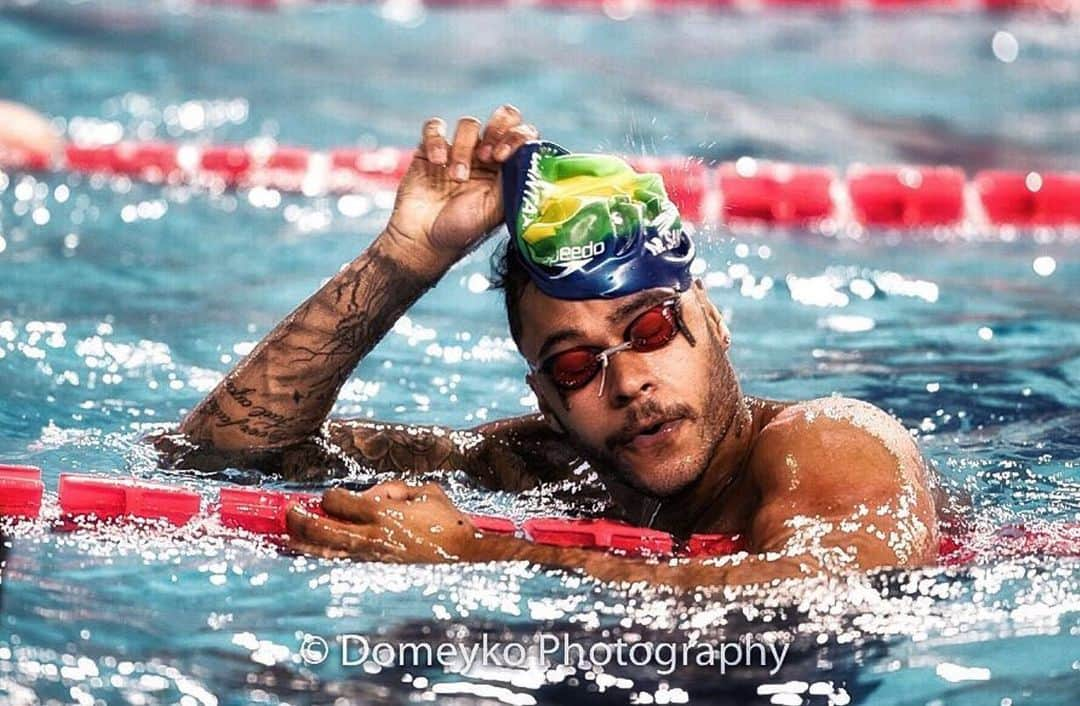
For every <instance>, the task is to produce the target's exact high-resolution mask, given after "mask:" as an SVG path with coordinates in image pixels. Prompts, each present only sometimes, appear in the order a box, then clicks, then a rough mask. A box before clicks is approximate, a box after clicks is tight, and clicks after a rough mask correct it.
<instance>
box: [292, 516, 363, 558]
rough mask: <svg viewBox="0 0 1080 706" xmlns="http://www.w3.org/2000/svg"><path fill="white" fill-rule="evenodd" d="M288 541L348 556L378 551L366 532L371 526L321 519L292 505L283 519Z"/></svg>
mask: <svg viewBox="0 0 1080 706" xmlns="http://www.w3.org/2000/svg"><path fill="white" fill-rule="evenodd" d="M285 525H286V527H287V528H288V530H289V539H290V540H292V539H295V540H298V541H301V542H307V543H309V544H315V545H318V546H320V547H327V548H329V549H339V550H343V551H346V552H349V553H351V554H363V553H364V552H365V551H367V552H370V551H377V550H378V545H379V544H380V542H379V541H376V540H375V539H374V538H373V537H371V536H369V534H368V533H373V532H374V531H375V528H374V527H373V526H371V525H357V524H352V523H348V522H342V521H340V520H336V519H334V518H332V517H321V516H319V515H316V514H315V513H313V512H311V511H310V510H308V509H307V508H305V507H303V506H302V505H294V506H293V507H292V508H291V509H290V510H289V513H288V514H287V515H286V516H285Z"/></svg>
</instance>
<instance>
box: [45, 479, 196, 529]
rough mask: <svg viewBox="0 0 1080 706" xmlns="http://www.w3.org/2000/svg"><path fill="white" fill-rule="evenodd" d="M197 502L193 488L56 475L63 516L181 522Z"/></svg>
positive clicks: (193, 509) (191, 514) (194, 509)
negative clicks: (57, 476) (58, 480)
mask: <svg viewBox="0 0 1080 706" xmlns="http://www.w3.org/2000/svg"><path fill="white" fill-rule="evenodd" d="M201 504H202V498H201V496H200V495H199V494H198V493H196V492H195V491H192V490H186V489H183V488H176V487H173V486H169V485H159V484H153V483H145V482H142V481H136V480H134V479H130V480H124V481H117V480H109V479H106V478H99V477H97V476H84V475H77V474H74V473H61V474H60V511H61V513H62V514H63V516H64V517H66V518H71V517H80V516H89V515H92V516H94V517H96V518H97V519H99V520H112V519H117V518H120V517H141V518H146V519H163V520H167V521H168V522H170V523H171V524H174V525H182V524H184V523H185V522H187V521H188V520H190V519H191V518H192V517H195V515H197V514H199V509H200V506H201Z"/></svg>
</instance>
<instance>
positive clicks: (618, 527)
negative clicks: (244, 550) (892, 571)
mask: <svg viewBox="0 0 1080 706" xmlns="http://www.w3.org/2000/svg"><path fill="white" fill-rule="evenodd" d="M43 489H44V488H43V484H42V482H41V470H40V469H38V468H36V467H34V466H12V465H0V491H2V493H0V516H8V517H17V518H31V519H32V518H36V517H37V516H38V515H39V513H40V508H41V497H42V492H43ZM59 496H60V509H61V516H62V521H63V522H68V521H70V520H72V519H74V518H76V517H92V518H95V519H98V520H117V519H121V518H124V517H140V518H147V519H163V520H165V521H167V522H170V523H172V524H174V525H183V524H185V523H186V522H188V521H189V520H191V519H192V518H194V517H195V516H197V515H199V513H200V506H201V497H200V495H199V494H198V493H196V492H194V491H191V490H187V489H184V488H176V487H173V486H168V485H161V484H154V483H146V482H143V481H139V480H136V479H133V478H132V479H124V480H117V479H109V478H101V477H99V476H90V475H80V474H74V473H64V474H61V475H60V488H59ZM297 502H299V503H303V504H304V505H305V506H307V507H308V508H309V509H310V510H312V511H314V512H318V513H321V512H322V510H321V508H320V506H319V502H320V496H319V495H314V494H310V493H291V492H286V491H278V490H262V489H258V488H242V487H225V488H222V489H221V492H220V496H219V501H218V503H217V504H215V505H212V506H211V507H210V508H208V512H209V513H211V514H213V515H215V516H217V517H218V518H219V519H220V522H221V524H222V526H223V527H226V528H233V529H241V530H245V531H248V532H252V533H256V534H262V535H268V536H274V537H281V536H283V535H285V534H286V532H287V528H286V515H287V513H288V510H289V508H290V507H291V506H292V504H293V503H297ZM470 519H471V521H472V522H473V524H474V525H475V526H476V528H477V529H479V530H481V531H483V532H490V533H497V534H509V535H513V534H518V532H519V528H518V527H517V526H516V525H515V524H514V523H513V522H511V521H510V520H508V519H505V518H500V517H490V516H485V515H470ZM520 530H521V533H522V534H523V535H524V536H525V537H526V538H528V539H530V540H531V541H533V542H537V543H539V544H549V545H554V546H560V547H579V548H586V549H602V550H608V551H612V550H614V551H621V552H625V553H627V554H631V555H646V556H656V555H660V556H665V555H673V554H674V555H678V556H689V557H707V556H722V555H726V554H732V553H736V552H741V551H745V550H746V549H747V544H746V539H745V537H743V536H741V535H725V534H695V535H692V536H691V537H690V539H689V540H687V541H686V542H685V543H683V544H677V543H676V542H675V540H674V538H673V537H672V536H671V535H670V534H668V533H666V532H661V531H659V530H653V529H649V528H646V527H634V526H632V525H628V524H626V523H622V522H616V521H613V520H605V519H587V520H574V519H564V518H536V519H531V520H526V521H525V522H524V523H523V525H522V526H521V528H520ZM980 545H981V546H986V547H987V548H986V549H985V550H984V551H992V553H993V556H994V557H995V558H999V559H1000V558H1004V557H1020V556H1029V555H1034V554H1040V555H1051V556H1080V523H1058V524H1056V525H1054V526H1053V527H1052V528H1046V529H1035V528H1028V527H1024V526H1022V525H1010V526H1005V527H1002V528H1000V529H998V530H997V531H996V532H995V533H994V535H993V537H992V538H990V540H989V541H987V539H986V538H983V539H982V540H977V539H976V538H975V537H974V536H971V537H963V536H948V535H943V536H942V537H941V541H940V544H939V549H938V556H939V557H940V559H939V561H940V563H941V564H943V565H949V566H951V565H960V564H966V563H970V562H972V561H975V560H977V559H979V558H980V556H981V554H980V550H979V548H978V547H979V546H980Z"/></svg>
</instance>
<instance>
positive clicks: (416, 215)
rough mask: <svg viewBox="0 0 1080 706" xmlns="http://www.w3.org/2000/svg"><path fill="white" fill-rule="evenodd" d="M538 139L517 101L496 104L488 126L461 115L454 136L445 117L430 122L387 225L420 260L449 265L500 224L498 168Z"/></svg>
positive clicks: (431, 264) (432, 265)
mask: <svg viewBox="0 0 1080 706" xmlns="http://www.w3.org/2000/svg"><path fill="white" fill-rule="evenodd" d="M538 138H539V133H538V132H537V130H536V128H535V127H533V126H532V125H527V124H525V123H524V121H523V120H522V117H521V113H520V112H519V111H518V109H517V108H515V107H513V106H512V105H503V106H500V107H499V108H497V109H496V110H495V112H493V113H492V114H491V117H490V118H489V119H488V122H487V125H484V124H482V123H481V122H480V121H479V120H478V119H476V118H473V117H463V118H460V119H459V120H458V121H457V125H456V127H455V129H454V134H453V137H452V138H450V137H449V136H448V135H447V129H446V122H445V121H444V120H442V119H441V118H437V117H436V118H431V119H429V120H428V121H427V122H425V123H424V126H423V130H422V133H421V141H420V145H419V147H418V148H417V150H416V152H415V154H414V155H413V160H412V163H411V164H410V165H409V169H408V171H407V172H406V173H405V176H404V178H403V179H402V181H401V185H400V186H399V187H398V193H397V200H396V202H395V204H394V212H393V214H392V215H391V217H390V223H389V226H388V231H389V232H390V233H391V235H392V237H393V238H394V239H395V240H397V241H399V243H400V244H401V246H402V247H403V249H404V250H405V251H406V252H407V253H411V254H412V258H411V260H412V263H413V264H414V266H417V267H419V268H421V269H433V270H438V269H439V268H445V267H447V266H449V265H450V264H452V263H453V262H454V261H456V260H457V259H459V258H460V257H461V256H463V255H464V254H466V253H467V252H468V251H469V250H470V249H471V248H472V247H474V246H475V245H477V244H478V243H479V242H480V241H482V240H483V238H484V236H486V235H487V234H488V233H490V232H491V231H492V230H493V229H494V228H495V227H496V226H498V225H499V224H500V223H501V222H502V219H503V208H502V187H501V181H500V178H499V168H500V166H501V165H502V163H503V162H505V161H506V160H507V159H509V158H510V156H511V155H512V154H513V153H514V152H515V151H516V150H517V149H518V147H520V146H521V145H523V144H524V143H526V142H528V141H529V140H535V139H538Z"/></svg>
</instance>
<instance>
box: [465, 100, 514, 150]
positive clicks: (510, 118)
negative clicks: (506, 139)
mask: <svg viewBox="0 0 1080 706" xmlns="http://www.w3.org/2000/svg"><path fill="white" fill-rule="evenodd" d="M520 124H521V111H519V110H518V109H517V108H515V107H514V106H512V105H510V104H509V103H506V104H505V105H500V106H499V107H498V108H496V109H495V111H494V112H493V113H492V114H491V118H490V119H489V120H488V124H487V127H485V128H484V136H483V138H482V139H481V140H480V149H478V150H477V151H476V157H477V159H479V160H480V161H481V162H490V161H491V156H492V154H493V153H494V152H495V146H496V145H497V144H499V143H500V142H502V139H503V136H504V135H506V131H507V130H509V129H511V128H513V127H515V126H517V125H520Z"/></svg>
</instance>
